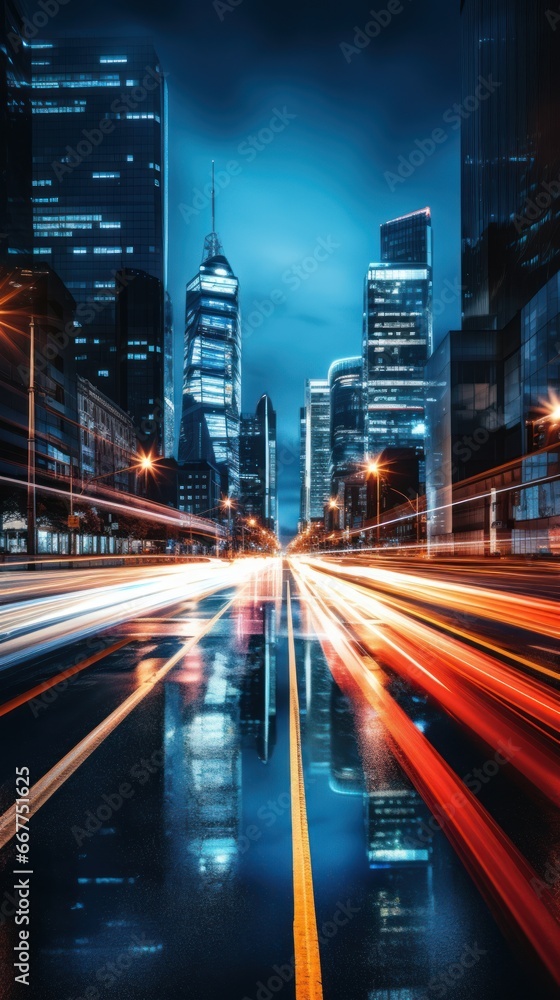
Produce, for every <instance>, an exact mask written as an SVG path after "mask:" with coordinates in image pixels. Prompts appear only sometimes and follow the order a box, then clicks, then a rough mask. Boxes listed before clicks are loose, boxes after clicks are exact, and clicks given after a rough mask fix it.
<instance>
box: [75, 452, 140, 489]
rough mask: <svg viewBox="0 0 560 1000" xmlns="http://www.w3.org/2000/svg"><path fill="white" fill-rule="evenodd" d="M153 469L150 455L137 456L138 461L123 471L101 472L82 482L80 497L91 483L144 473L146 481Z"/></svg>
mask: <svg viewBox="0 0 560 1000" xmlns="http://www.w3.org/2000/svg"><path fill="white" fill-rule="evenodd" d="M153 468H154V460H153V458H152V457H151V455H139V456H138V460H137V461H136V462H135V463H134V465H127V467H126V468H125V469H111V472H102V473H101V474H100V475H99V476H90V478H89V479H86V481H85V482H82V489H81V491H80V496H83V494H84V493H85V491H86V489H87V487H88V486H90V485H91V483H96V482H97V481H98V480H99V479H108V478H109V477H110V476H120V475H121V473H123V472H145V473H146V480H147V478H148V472H150V471H151V470H152V469H153Z"/></svg>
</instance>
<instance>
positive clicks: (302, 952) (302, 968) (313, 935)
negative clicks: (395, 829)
mask: <svg viewBox="0 0 560 1000" xmlns="http://www.w3.org/2000/svg"><path fill="white" fill-rule="evenodd" d="M287 587H288V594H287V614H288V652H289V673H290V794H291V800H292V855H293V876H294V946H295V952H294V955H295V975H296V998H297V1000H322V997H323V986H322V982H321V959H320V956H319V938H318V934H317V918H316V916H315V898H314V895H313V875H312V871H311V851H310V847H309V828H308V825H307V809H306V806H305V785H304V781H303V761H302V756H301V729H300V721H299V698H298V689H297V672H296V651H295V643H294V626H293V621H292V601H291V595H290V584H289V583H288V584H287Z"/></svg>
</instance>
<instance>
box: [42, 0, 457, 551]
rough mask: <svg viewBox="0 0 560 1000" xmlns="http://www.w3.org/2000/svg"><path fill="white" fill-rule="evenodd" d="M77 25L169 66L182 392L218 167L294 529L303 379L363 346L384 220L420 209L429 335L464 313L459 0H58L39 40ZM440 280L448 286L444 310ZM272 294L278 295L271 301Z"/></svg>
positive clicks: (288, 525)
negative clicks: (409, 161) (428, 232)
mask: <svg viewBox="0 0 560 1000" xmlns="http://www.w3.org/2000/svg"><path fill="white" fill-rule="evenodd" d="M399 7H400V12H398V11H399ZM29 8H30V11H31V12H33V10H34V9H35V5H34V4H33V2H31V3H29ZM387 8H389V9H390V10H391V9H392V10H393V11H395V13H394V14H393V15H392V16H391V19H390V23H388V24H386V26H385V27H383V28H379V33H378V34H377V37H374V38H371V39H368V36H365V35H364V36H362V39H361V41H362V44H363V42H364V41H365V42H367V44H366V45H365V47H363V48H361V49H359V50H358V51H352V50H351V49H350V48H346V49H345V50H344V51H343V50H342V48H341V45H343V44H345V45H347V46H353V45H354V36H355V31H356V27H358V28H362V29H363V28H364V26H365V25H366V24H367V22H370V21H371V20H372V16H371V12H372V11H374V12H377V13H379V14H380V20H381V21H384V22H386V21H387V20H388V17H389V15H388V14H387V13H386V11H387ZM370 31H371V32H372V33H375V32H376V31H377V28H376V27H375V26H373V27H371V28H370ZM78 32H79V33H80V34H83V33H84V32H87V33H91V34H95V35H99V36H108V35H125V36H131V35H145V34H148V35H149V36H150V38H151V39H152V40H153V42H154V45H155V47H156V49H157V51H158V53H159V56H160V59H161V62H162V66H163V69H164V70H166V71H167V72H168V74H169V76H168V84H169V96H170V105H169V111H170V128H169V147H170V192H169V226H170V246H169V259H170V292H171V295H172V298H173V304H174V309H175V330H176V347H177V383H178V384H177V388H178V390H179V387H180V370H181V363H182V353H183V343H182V339H183V338H182V333H183V326H184V294H185V292H184V289H185V284H186V282H187V280H189V279H190V278H191V277H192V276H193V274H194V273H195V271H196V269H197V267H198V265H199V263H200V258H201V252H202V244H203V240H204V236H205V234H206V233H207V232H209V231H210V229H211V217H210V208H209V204H207V203H206V201H207V200H206V199H205V198H204V196H202V198H200V197H199V198H198V199H197V198H196V190H197V189H198V190H199V191H202V189H203V188H204V186H205V185H206V184H208V182H209V179H210V161H211V159H212V158H214V159H215V160H216V170H217V171H218V172H220V171H221V172H222V173H221V174H220V173H218V184H217V188H218V191H219V193H218V197H217V201H216V213H217V227H216V228H217V230H218V232H219V233H220V236H221V237H222V241H223V244H224V249H225V253H226V256H227V257H228V259H229V261H230V263H231V265H232V267H233V269H234V271H235V273H236V274H237V275H238V277H239V279H240V282H241V304H242V310H243V316H244V343H243V408H244V410H253V409H254V407H255V405H256V403H257V400H258V398H259V396H260V395H261V394H262V393H263V392H268V393H269V394H270V396H271V397H272V401H273V404H274V406H275V408H276V409H277V411H278V419H279V490H280V520H281V525H282V530H283V533H284V534H290V533H293V531H295V529H296V525H297V518H298V512H299V467H298V462H299V458H298V447H299V445H298V432H299V427H298V419H299V407H300V406H301V405H302V403H303V393H304V381H305V379H306V378H310V377H313V378H321V377H325V376H326V374H327V371H328V368H329V365H330V364H331V362H332V361H334V360H335V359H336V358H340V357H346V356H348V355H352V354H359V353H360V352H361V327H362V294H363V279H364V274H365V270H366V268H367V265H368V263H369V262H370V261H373V260H376V259H377V258H378V255H379V225H380V223H381V222H384V221H386V220H387V219H390V218H394V217H396V216H398V215H401V214H404V213H406V212H410V211H413V210H415V209H418V208H423V207H425V206H426V205H429V206H430V207H431V209H432V219H433V228H434V247H435V260H434V301H435V303H436V308H435V313H436V319H435V331H436V341H437V340H438V339H439V338H440V337H441V336H442V335H443V333H444V332H446V330H448V329H450V328H455V327H457V326H458V324H459V316H460V300H459V286H460V223H459V162H460V161H459V145H460V132H459V129H458V128H456V127H454V126H453V124H450V123H449V116H447V123H446V122H445V121H444V119H443V116H444V114H445V113H446V111H448V109H449V108H450V107H452V105H453V104H454V103H455V102H456V101H460V48H459V41H460V18H459V0H423V2H421V0H402V4H399V2H398V0H390V3H389V0H381V2H380V3H376V4H374V5H371V4H367V3H359V2H356V0H347V2H345V3H342V2H335V0H325V2H323V3H322V4H321V5H315V4H313V3H311V2H308V0H303V2H302V3H301V4H292V3H286V2H284V3H282V4H275V3H270V2H266V3H265V2H264V0H223V3H222V0H216V2H214V3H213V2H212V0H197V2H196V3H192V2H191V3H188V2H182V3H177V2H171V0H157V2H154V0H112V2H107V0H96V2H95V3H87V4H82V3H78V0H68V2H67V4H66V5H65V6H63V7H62V8H61V10H60V12H59V14H58V15H57V16H56V17H55V18H53V20H52V22H51V28H50V30H49V31H48V32H47V30H45V32H44V35H45V36H47V35H48V34H74V33H78ZM277 112H280V117H275V116H276V115H277ZM291 116H295V117H291ZM271 119H273V128H274V129H275V130H276V131H272V130H270V131H265V132H263V133H262V140H263V141H262V142H261V141H259V139H258V133H259V132H260V131H261V130H263V129H265V130H268V129H269V123H270V122H271ZM438 127H439V128H443V129H444V131H445V134H446V136H447V138H446V140H445V141H444V142H443V143H442V144H441V145H440V146H437V147H436V150H435V152H434V153H433V155H430V156H429V157H427V158H426V160H425V162H424V163H423V164H421V165H419V166H418V167H417V168H416V169H415V170H414V171H413V172H412V174H411V176H410V177H408V178H407V179H406V180H405V181H403V182H402V183H401V182H395V181H392V182H391V184H390V183H389V181H390V178H389V180H388V179H387V177H386V176H385V175H386V173H388V172H390V173H392V174H395V173H396V170H397V167H398V165H399V156H401V155H402V156H404V157H406V158H408V156H409V155H410V154H411V152H412V151H413V150H414V149H416V150H417V149H418V147H417V146H415V140H421V141H422V140H425V139H426V138H427V137H428V136H429V135H430V133H431V132H432V131H433V130H434V129H436V128H438ZM249 136H255V137H256V138H257V143H258V145H259V146H262V148H261V149H256V148H253V147H252V146H251V144H250V140H249V142H247V140H248V137H249ZM271 137H272V141H270V142H269V141H268V140H269V139H270V138H271ZM416 159H417V160H419V159H421V157H420V156H418V155H417V156H416ZM228 164H229V169H228ZM221 184H224V185H226V186H224V187H223V190H220V187H221ZM391 188H392V189H391ZM320 240H321V241H324V243H326V244H327V246H329V248H330V250H329V252H328V253H327V252H326V251H322V250H320V252H319V254H318V256H320V257H323V258H325V257H326V259H325V260H322V261H321V262H320V263H318V264H317V267H316V270H313V271H311V269H312V268H313V267H315V263H314V262H307V264H306V265H305V266H306V267H307V268H308V270H309V271H311V273H309V274H305V271H303V272H301V273H303V274H304V275H305V280H302V279H301V278H298V276H297V272H294V271H293V270H291V269H292V268H293V266H294V265H296V268H299V266H300V265H301V263H302V261H304V259H305V258H308V257H311V258H313V256H314V253H315V251H316V249H317V246H318V241H320ZM287 272H290V273H287ZM445 283H447V285H446V284H445ZM449 285H451V286H452V287H453V289H455V294H456V297H455V298H454V301H453V303H452V304H451V305H447V306H445V307H443V306H442V305H441V304H440V301H439V299H440V295H441V293H442V290H443V289H444V287H447V288H449ZM274 290H277V291H278V292H282V293H283V296H284V298H283V301H282V302H281V303H280V304H276V305H274V306H272V305H271V303H270V296H271V292H273V291H274ZM447 297H448V298H452V297H453V295H449V296H447ZM276 298H277V299H278V296H276ZM255 303H257V305H256V304H255ZM259 304H260V305H259ZM263 313H270V315H267V316H266V318H264V319H263ZM438 314H439V315H438ZM261 320H262V322H261ZM177 401H178V402H179V399H178V400H177Z"/></svg>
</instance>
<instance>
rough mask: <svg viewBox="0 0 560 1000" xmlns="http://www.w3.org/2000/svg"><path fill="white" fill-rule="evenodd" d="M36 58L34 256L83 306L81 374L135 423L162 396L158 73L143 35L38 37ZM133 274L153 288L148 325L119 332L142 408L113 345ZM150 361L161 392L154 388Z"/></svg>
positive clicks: (163, 174) (162, 113) (163, 158)
mask: <svg viewBox="0 0 560 1000" xmlns="http://www.w3.org/2000/svg"><path fill="white" fill-rule="evenodd" d="M31 53H32V73H33V90H32V105H33V225H34V239H35V246H34V253H35V254H36V255H38V256H40V257H41V259H42V260H45V261H47V262H48V263H49V264H50V265H51V266H52V267H53V268H54V269H55V270H56V271H57V272H58V274H60V276H61V278H62V279H63V280H64V281H65V283H66V284H67V286H68V288H69V289H70V291H71V292H72V294H73V295H74V297H75V299H76V302H77V303H78V307H77V319H78V320H79V323H80V329H79V330H77V332H76V338H75V343H76V366H77V371H78V373H79V374H80V375H82V376H83V377H84V378H86V379H87V380H88V381H89V382H91V383H92V384H93V385H97V386H99V388H100V389H101V390H102V392H104V393H105V394H106V395H107V396H109V397H110V398H111V399H112V400H114V401H115V402H116V403H118V404H119V405H121V406H123V407H125V408H126V404H127V398H128V397H134V406H135V409H136V412H133V413H132V416H133V419H134V420H135V421H136V422H137V423H138V421H139V422H140V424H141V423H142V421H143V420H144V419H145V415H146V413H148V412H152V410H153V407H154V406H155V399H156V398H157V399H159V400H161V401H163V399H164V386H163V365H162V364H161V363H160V362H161V359H162V358H163V351H164V301H165V300H164V296H165V286H166V280H167V275H166V268H167V260H166V254H167V232H166V229H167V205H166V196H167V194H166V192H167V131H166V130H167V96H166V83H165V79H164V74H163V72H162V70H161V67H160V63H159V59H158V57H157V55H156V53H155V51H154V49H153V46H152V45H151V44H150V43H149V42H147V41H145V40H143V39H140V40H134V39H125V38H110V39H102V38H64V39H57V40H52V41H43V42H38V41H34V42H33V43H32V45H31ZM131 271H133V272H135V273H136V274H138V273H142V274H144V275H147V276H148V278H149V279H152V280H153V282H158V283H159V284H158V286H157V287H158V294H159V298H160V303H159V307H158V308H157V309H151V311H150V324H149V327H147V324H146V323H141V324H140V325H141V329H138V328H136V327H135V325H134V323H131V325H130V328H129V329H126V328H125V327H124V326H123V324H122V322H121V326H120V336H121V338H122V339H123V341H128V343H126V344H122V348H123V351H124V348H125V347H126V348H127V350H126V354H127V355H128V354H131V355H133V358H131V359H127V360H130V361H131V365H130V366H129V371H130V376H131V378H132V379H133V380H134V382H135V383H137V384H138V385H139V384H140V383H143V384H145V385H146V388H147V387H148V383H150V387H149V395H147V398H146V399H144V400H142V401H141V402H140V401H139V399H138V396H139V393H138V390H137V388H136V386H135V385H133V386H129V385H126V384H125V386H124V389H123V382H122V379H121V375H122V365H121V363H120V361H121V359H120V358H119V344H118V343H117V322H116V320H117V303H118V301H119V298H120V295H121V294H122V293H123V291H126V290H127V289H129V288H130V287H131V286H128V285H126V284H123V283H122V280H120V278H119V275H121V276H122V275H123V274H127V273H130V272H131ZM142 285H143V288H142V291H140V290H139V288H138V285H137V284H136V286H134V287H136V288H137V290H136V291H135V292H134V294H133V293H132V292H131V293H130V296H129V297H130V298H137V297H138V298H140V297H141V296H143V295H146V296H147V297H151V296H152V294H153V288H152V285H151V281H149V280H148V279H146V281H145V282H144V281H143V282H142ZM144 285H147V286H149V287H144ZM129 315H131V316H134V317H137V315H138V314H137V312H136V311H135V310H132V311H131V312H130V313H129ZM156 362H157V368H158V372H157V377H158V387H157V392H156V391H155V390H153V391H152V386H151V382H152V374H151V373H152V371H153V369H154V365H155V364H156ZM143 373H144V374H143ZM150 399H151V400H152V402H150ZM150 408H152V409H150ZM158 437H159V440H158V442H157V444H158V449H161V441H162V437H163V435H162V434H159V436H158Z"/></svg>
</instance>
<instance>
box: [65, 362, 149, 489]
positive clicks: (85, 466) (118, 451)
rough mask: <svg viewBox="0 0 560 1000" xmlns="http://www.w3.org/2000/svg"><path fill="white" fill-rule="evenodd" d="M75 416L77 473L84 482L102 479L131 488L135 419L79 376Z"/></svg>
mask: <svg viewBox="0 0 560 1000" xmlns="http://www.w3.org/2000/svg"><path fill="white" fill-rule="evenodd" d="M77 400H78V419H79V424H80V473H81V480H82V483H83V484H84V485H86V484H87V482H88V481H89V480H92V479H97V478H103V480H104V482H105V484H106V485H107V486H111V487H114V488H115V489H120V490H124V491H130V490H134V478H135V477H134V473H133V472H130V471H124V472H123V471H122V470H123V469H124V470H128V469H129V467H130V466H131V465H132V464H133V463H134V462H135V461H136V456H137V451H138V443H137V440H136V432H135V426H134V422H133V420H132V419H131V417H130V416H129V414H128V413H125V411H124V410H122V409H121V408H120V406H117V404H116V403H113V401H112V400H111V399H109V397H108V396H105V394H104V393H102V392H101V390H100V389H98V388H97V386H95V385H92V384H91V382H88V380H87V379H85V378H82V376H81V375H78V379H77Z"/></svg>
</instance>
